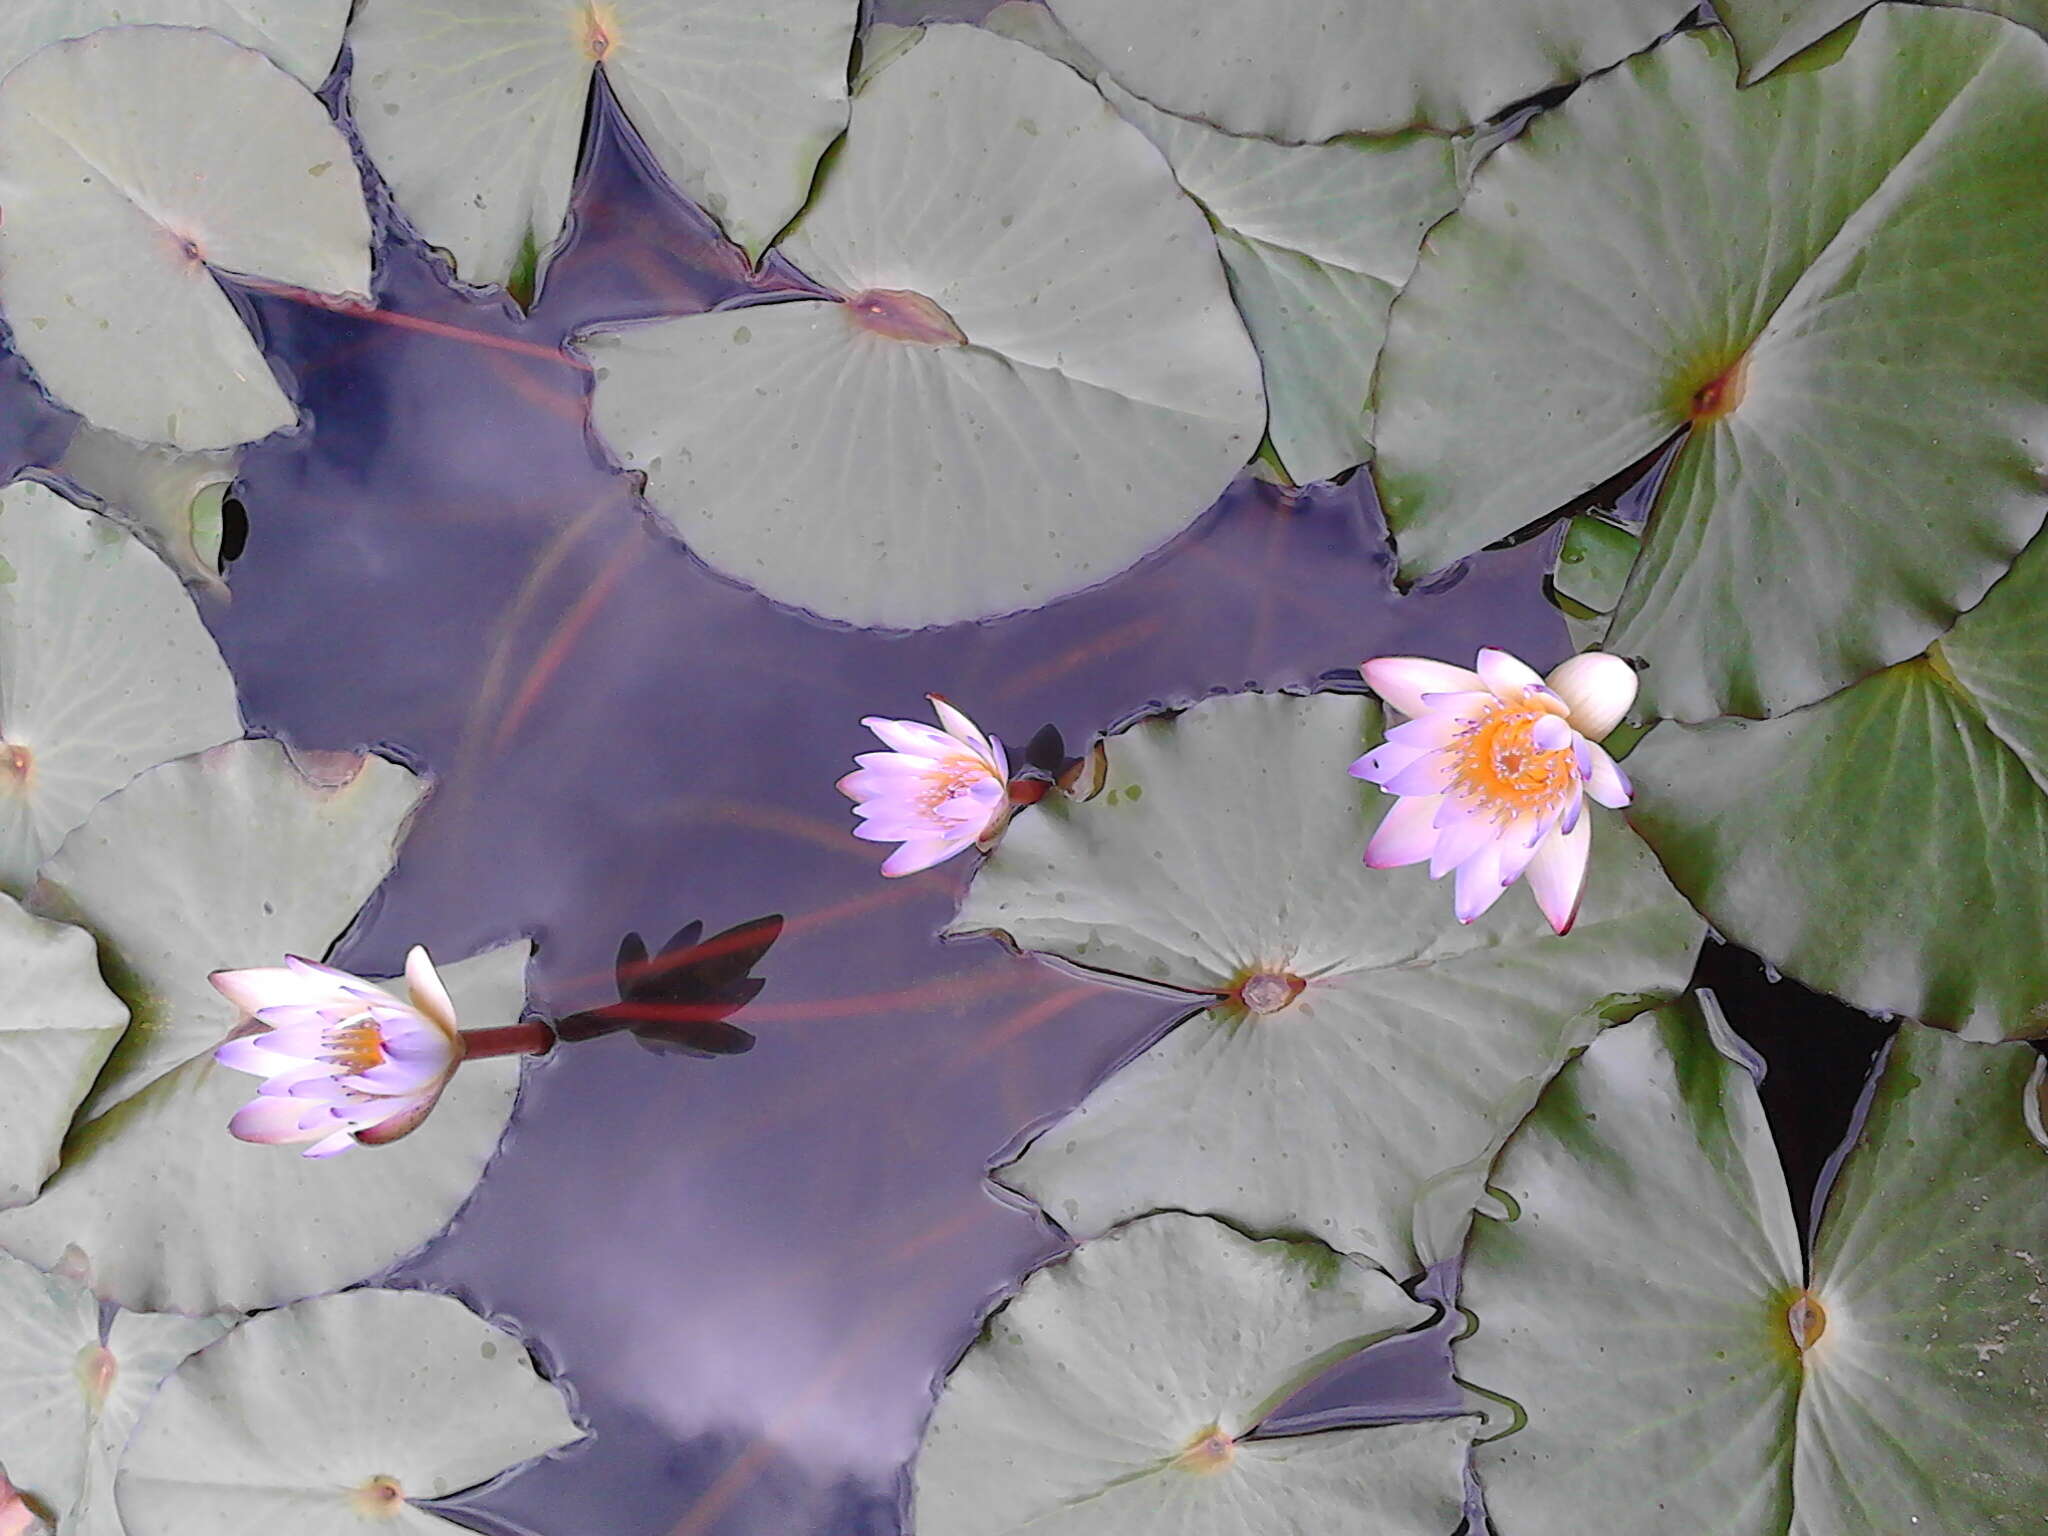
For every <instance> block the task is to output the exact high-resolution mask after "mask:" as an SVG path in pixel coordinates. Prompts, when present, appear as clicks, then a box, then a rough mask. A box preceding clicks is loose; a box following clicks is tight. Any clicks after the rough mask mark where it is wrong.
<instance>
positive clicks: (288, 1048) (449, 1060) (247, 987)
mask: <svg viewBox="0 0 2048 1536" xmlns="http://www.w3.org/2000/svg"><path fill="white" fill-rule="evenodd" d="M211 979H212V981H213V984H214V986H215V987H217V988H218V989H219V990H220V991H221V993H222V994H223V995H224V996H225V997H227V999H228V1000H229V1001H230V1002H232V1003H234V1004H235V1005H236V1006H237V1007H239V1008H240V1009H241V1010H242V1011H243V1012H244V1013H245V1014H247V1015H249V1016H250V1017H251V1018H253V1019H255V1020H256V1022H258V1023H259V1024H265V1025H268V1026H269V1028H268V1029H266V1030H265V1031H264V1032H262V1033H260V1034H252V1035H239V1036H237V1037H236V1038H234V1039H232V1040H230V1041H228V1042H227V1043H226V1044H225V1045H223V1046H221V1047H220V1048H219V1049H218V1050H216V1051H215V1052H214V1053H213V1055H214V1060H215V1061H217V1062H219V1063H220V1064H221V1065H222V1066H224V1067H231V1068H233V1069H234V1070H235V1071H237V1072H248V1073H251V1074H253V1075H254V1076H256V1077H260V1078H262V1079H263V1086H262V1087H261V1088H260V1089H258V1090H257V1094H256V1097H255V1098H253V1099H251V1100H250V1101H249V1102H248V1103H247V1104H245V1105H243V1106H242V1108H241V1109H240V1110H239V1111H237V1112H236V1114H235V1117H234V1118H233V1119H232V1120H231V1121H229V1122H228V1129H229V1131H230V1132H232V1133H233V1134H234V1135H235V1136H236V1137H237V1138H239V1139H240V1140H242V1141H253V1142H260V1143H263V1144H264V1145H267V1146H278V1145H292V1144H298V1143H302V1142H310V1143H311V1145H310V1146H308V1147H307V1148H306V1152H305V1155H306V1156H307V1157H332V1156H333V1155H334V1154H335V1153H337V1152H346V1151H347V1150H348V1149H349V1148H350V1147H353V1146H357V1145H364V1146H379V1145H382V1144H383V1143H385V1142H390V1141H396V1140H398V1138H399V1137H401V1136H403V1135H405V1134H406V1133H407V1132H408V1131H411V1130H413V1129H414V1128H415V1127H417V1126H418V1125H419V1124H420V1122H421V1121H423V1120H425V1119H426V1118H427V1116H428V1115H429V1114H430V1113H432V1111H433V1108H434V1105H435V1103H436V1102H437V1101H438V1100H439V1099H440V1097H441V1091H442V1089H444V1088H446V1087H447V1086H448V1080H449V1078H451V1077H453V1076H454V1075H455V1069H456V1068H457V1067H458V1066H460V1065H461V1064H462V1060H463V1057H464V1054H465V1052H464V1043H463V1037H462V1032H461V1029H460V1027H459V1026H458V1024H457V1023H456V1018H455V1005H454V1003H452V1002H451V1001H450V1000H449V997H448V989H447V988H446V987H444V986H442V984H441V978H440V976H439V975H438V974H437V973H436V971H435V970H434V962H433V961H432V960H430V959H428V958H427V952H426V951H425V950H424V949H420V948H417V947H416V948H414V950H413V951H412V953H411V954H409V955H408V956H407V957H406V961H405V982H406V989H407V991H408V992H409V993H410V994H411V998H412V1000H411V1001H410V1002H401V1001H400V1000H399V999H398V998H396V997H394V996H392V995H391V993H389V992H387V991H385V990H384V989H383V988H382V987H380V986H377V985H376V984H375V983H373V982H368V981H364V980H363V979H362V978H360V977H357V976H351V975H350V974H349V973H348V972H347V971H337V970H335V969H334V968H333V967H331V966H325V965H316V964H315V963H313V962H312V961H310V960H301V959H299V958H298V957H297V956H296V955H294V956H290V957H287V959H286V960H285V963H284V964H283V965H282V966H262V967H258V968H255V969H252V970H242V971H215V972H214V973H213V976H212V978H211Z"/></svg>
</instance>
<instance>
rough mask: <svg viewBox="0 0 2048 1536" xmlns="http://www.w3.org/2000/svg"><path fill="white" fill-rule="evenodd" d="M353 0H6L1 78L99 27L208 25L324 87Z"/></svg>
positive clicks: (0, 34)
mask: <svg viewBox="0 0 2048 1536" xmlns="http://www.w3.org/2000/svg"><path fill="white" fill-rule="evenodd" d="M348 7H349V0H8V4H7V7H6V9H5V10H4V11H0V75H4V74H6V73H7V71H8V70H10V69H12V68H14V66H15V65H17V64H19V63H20V62H21V61H22V60H23V59H25V58H27V57H28V56H29V55H30V54H32V53H34V52H35V51H36V50H37V49H38V48H41V47H42V46H43V45H44V44H46V43H54V42H56V41H57V40H58V39H60V38H67V37H83V36H85V35H86V34H87V33H88V32H96V31H98V30H99V29H100V28H101V27H117V26H130V27H139V26H164V27H204V28H206V29H207V30H209V31H213V32H218V33H219V34H220V35H221V36H222V37H225V38H227V39H228V40H229V41H230V42H235V43H240V44H241V45H242V46H243V47H244V48H253V49H255V50H256V51H257V52H258V53H262V54H268V55H269V56H270V58H271V60H272V61H273V62H275V63H276V64H277V65H278V67H279V68H281V69H285V70H289V71H290V72H291V73H292V74H294V75H297V76H298V77H299V79H300V80H301V81H303V82H304V83H305V84H306V85H308V86H310V87H311V88H312V89H314V90H318V89H319V88H320V86H321V84H322V83H323V82H324V81H325V80H326V79H327V76H328V74H329V73H330V72H331V71H332V70H333V68H334V61H335V59H336V57H337V56H338V55H339V54H340V53H341V29H342V28H343V27H344V26H345V25H346V24H347V22H348Z"/></svg>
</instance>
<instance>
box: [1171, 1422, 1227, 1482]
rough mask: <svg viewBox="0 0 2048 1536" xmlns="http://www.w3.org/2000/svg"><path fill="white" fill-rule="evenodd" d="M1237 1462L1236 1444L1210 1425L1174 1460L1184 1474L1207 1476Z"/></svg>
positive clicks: (1217, 1428)
mask: <svg viewBox="0 0 2048 1536" xmlns="http://www.w3.org/2000/svg"><path fill="white" fill-rule="evenodd" d="M1235 1460H1237V1442H1236V1441H1235V1440H1233V1439H1231V1438H1230V1436H1228V1435H1226V1434H1225V1433H1223V1431H1222V1429H1220V1428H1219V1427H1217V1426H1216V1425H1214V1424H1212V1425H1210V1426H1209V1427H1208V1428H1207V1429H1205V1430H1203V1431H1202V1433H1201V1434H1199V1435H1197V1436H1196V1437H1195V1443H1194V1444H1193V1445H1191V1446H1189V1447H1188V1448H1187V1449H1186V1450H1184V1451H1182V1452H1181V1453H1180V1455H1179V1456H1177V1457H1176V1458H1175V1459H1174V1463H1173V1464H1174V1465H1175V1466H1177V1467H1179V1468H1180V1469H1181V1470H1182V1471H1184V1472H1194V1473H1197V1474H1201V1475H1207V1474H1209V1473H1212V1472H1221V1471H1222V1470H1223V1469H1224V1468H1225V1467H1227V1466H1229V1465H1230V1464H1231V1463H1232V1462H1233V1461H1235Z"/></svg>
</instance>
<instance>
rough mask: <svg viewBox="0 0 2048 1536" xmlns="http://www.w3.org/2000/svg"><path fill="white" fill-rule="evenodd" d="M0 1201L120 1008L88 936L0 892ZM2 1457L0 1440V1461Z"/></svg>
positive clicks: (8, 1195)
mask: <svg viewBox="0 0 2048 1536" xmlns="http://www.w3.org/2000/svg"><path fill="white" fill-rule="evenodd" d="M0 998H5V999H6V1006H5V1007H0V1206H9V1205H19V1204H21V1203H22V1202H23V1201H24V1200H28V1199H31V1198H33V1197H34V1195H35V1192H36V1191H37V1190H39V1189H41V1188H42V1187H43V1180H45V1179H47V1178H48V1177H49V1176H50V1175H51V1174H52V1173H53V1172H55V1171H56V1167H57V1149H58V1147H59V1146H60V1145H61V1144H62V1143H63V1140H64V1132H65V1130H66V1129H67V1128H68V1127H69V1126H70V1124H71V1116H72V1114H73V1112H74V1111H76V1110H77V1108H78V1106H79V1104H80V1102H81V1101H83V1100H84V1098H85V1096H86V1094H87V1092H89V1091H90V1090H91V1088H92V1084H93V1078H94V1077H95V1076H96V1075H98V1073H99V1069H100V1064H101V1063H102V1062H104V1061H105V1060H106V1059H107V1053H108V1052H109V1051H111V1050H112V1049H113V1048H114V1042H115V1041H116V1040H118V1039H119V1038H120V1037H121V1031H122V1030H123V1029H124V1028H125V1027H126V1026H127V1023H128V1010H127V1009H126V1008H124V1007H122V1006H121V1000H120V999H119V998H117V997H116V996H114V994H113V993H112V992H109V991H108V990H107V984H106V983H105V982H103V981H101V980H100V968H99V962H98V959H97V958H96V956H95V953H94V950H93V942H92V935H91V934H89V933H86V932H84V931H83V930H82V929H78V928H67V927H66V926H64V924H62V923H51V922H45V921H44V920H43V919H41V918H38V917H31V916H29V915H28V913H26V912H24V911H22V909H21V908H20V907H18V906H16V905H15V904H14V902H13V901H12V900H11V899H10V898H8V897H6V896H0ZM6 1455H7V1450H6V1446H5V1445H4V1444H0V1461H4V1460H5V1458H6Z"/></svg>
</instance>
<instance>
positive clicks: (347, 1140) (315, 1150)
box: [299, 1130, 356, 1157]
mask: <svg viewBox="0 0 2048 1536" xmlns="http://www.w3.org/2000/svg"><path fill="white" fill-rule="evenodd" d="M355 1144H356V1138H355V1133H354V1132H352V1131H345V1130H343V1131H336V1132H335V1133H334V1134H333V1135H332V1136H329V1137H328V1138H327V1139H326V1140H325V1141H316V1142H314V1143H313V1145H312V1146H310V1147H308V1148H306V1150H305V1151H304V1152H301V1153H300V1154H299V1155H300V1156H301V1157H332V1156H334V1155H335V1154H336V1153H337V1152H346V1151H347V1150H348V1149H349V1148H350V1147H352V1146H354V1145H355Z"/></svg>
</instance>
